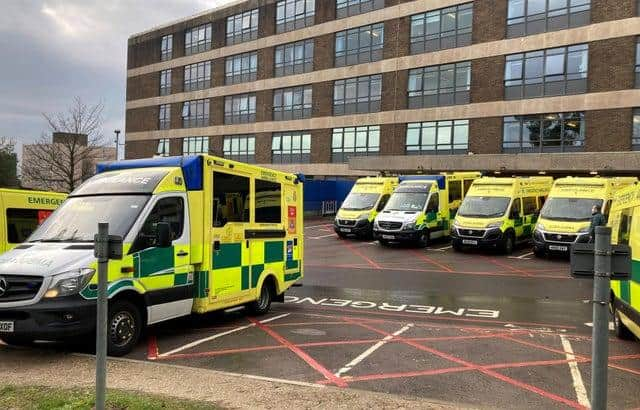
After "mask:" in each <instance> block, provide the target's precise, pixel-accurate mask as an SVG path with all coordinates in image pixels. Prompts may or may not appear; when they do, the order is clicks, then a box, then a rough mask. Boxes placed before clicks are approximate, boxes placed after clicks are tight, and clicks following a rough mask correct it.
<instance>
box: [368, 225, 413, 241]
mask: <svg viewBox="0 0 640 410" xmlns="http://www.w3.org/2000/svg"><path fill="white" fill-rule="evenodd" d="M420 234H421V231H417V230H415V229H411V230H403V231H385V230H382V229H376V228H375V227H374V228H373V238H374V239H376V240H381V239H382V240H383V241H398V242H415V241H417V240H418V239H419V238H420Z"/></svg>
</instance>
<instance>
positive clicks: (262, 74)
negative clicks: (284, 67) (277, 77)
mask: <svg viewBox="0 0 640 410" xmlns="http://www.w3.org/2000/svg"><path fill="white" fill-rule="evenodd" d="M274 63H275V47H269V48H263V49H260V50H258V80H264V79H266V78H272V77H273V68H274V66H273V65H274Z"/></svg>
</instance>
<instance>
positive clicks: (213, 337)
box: [158, 313, 290, 357]
mask: <svg viewBox="0 0 640 410" xmlns="http://www.w3.org/2000/svg"><path fill="white" fill-rule="evenodd" d="M289 315H290V313H285V314H282V315H278V316H274V317H271V318H269V319H265V320H261V321H260V323H269V322H273V321H274V320H277V319H282V318H283V317H285V316H289ZM254 326H255V324H253V323H250V324H248V325H244V326H240V327H236V328H235V329H231V330H227V331H226V332H221V333H216V334H215V335H211V336H209V337H205V338H204V339H200V340H196V341H195V342H191V343H188V344H186V345H184V346H180V347H178V348H175V349H173V350H171V351H168V352H166V353H162V354H159V355H158V357H167V356H171V355H172V354H176V353H179V352H182V351H185V350H187V349H191V348H192V347H196V346H199V345H201V344H203V343H206V342H210V341H212V340H215V339H218V338H220V337H222V336H227V335H230V334H232V333H236V332H239V331H241V330H245V329H249V328H250V327H254Z"/></svg>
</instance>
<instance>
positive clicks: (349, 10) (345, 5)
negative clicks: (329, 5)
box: [336, 0, 384, 19]
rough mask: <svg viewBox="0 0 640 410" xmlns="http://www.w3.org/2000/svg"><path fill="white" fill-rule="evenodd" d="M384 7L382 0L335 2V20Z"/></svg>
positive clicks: (345, 0)
mask: <svg viewBox="0 0 640 410" xmlns="http://www.w3.org/2000/svg"><path fill="white" fill-rule="evenodd" d="M383 7H384V0H336V18H339V19H341V18H344V17H349V16H355V15H357V14H362V13H368V12H370V11H373V10H377V9H381V8H383Z"/></svg>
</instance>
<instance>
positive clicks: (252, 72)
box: [224, 51, 258, 85]
mask: <svg viewBox="0 0 640 410" xmlns="http://www.w3.org/2000/svg"><path fill="white" fill-rule="evenodd" d="M246 64H248V67H247V66H246ZM229 69H231V71H230V72H229ZM257 79H258V53H257V51H250V52H248V53H242V54H235V55H232V56H228V57H226V58H225V59H224V83H225V84H226V85H232V84H240V83H247V82H251V81H256V80H257Z"/></svg>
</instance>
